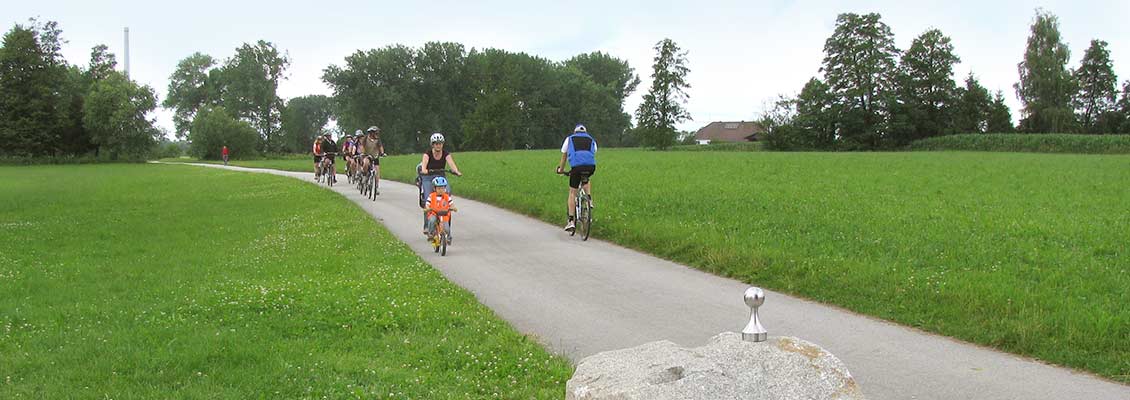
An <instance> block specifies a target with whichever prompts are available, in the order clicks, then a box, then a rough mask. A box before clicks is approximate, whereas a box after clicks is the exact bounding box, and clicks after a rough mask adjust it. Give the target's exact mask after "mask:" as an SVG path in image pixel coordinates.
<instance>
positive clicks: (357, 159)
mask: <svg viewBox="0 0 1130 400" xmlns="http://www.w3.org/2000/svg"><path fill="white" fill-rule="evenodd" d="M313 152H314V179H315V180H317V179H318V176H319V173H320V171H321V170H322V169H323V168H321V167H322V166H323V163H326V164H327V165H328V166H329V167H330V168H333V167H334V161H335V160H334V158H335V154H341V158H342V160H345V162H346V164H347V168H346V171H347V172H346V175H348V176H349V178H350V180H352V179H353V178H354V177H355V176H356V175H358V174H360V173H370V172H371V173H372V174H373V175H374V178H375V179H376V180H377V181H380V179H381V167H380V166H381V159H380V157H383V156H385V146H384V143H383V142H382V141H381V128H378V127H376V126H370V127H369V129H366V130H365V133H362V132H361V130H360V129H358V130H357V132H356V133H355V135H346V136H345V137H344V138H342V143H341V147H340V149H339V148H338V144H337V143H336V142H334V140H333V137H332V136H331V135H330V134H329V133H326V134H324V135H322V136H320V137H318V138H316V139H314V148H313ZM330 170H331V171H333V169H330ZM330 179H335V178H334V177H330Z"/></svg>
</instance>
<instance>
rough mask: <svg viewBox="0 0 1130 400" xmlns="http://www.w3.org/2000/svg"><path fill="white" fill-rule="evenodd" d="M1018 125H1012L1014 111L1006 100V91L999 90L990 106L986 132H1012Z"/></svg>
mask: <svg viewBox="0 0 1130 400" xmlns="http://www.w3.org/2000/svg"><path fill="white" fill-rule="evenodd" d="M1015 131H1016V127H1015V126H1013V125H1012V111H1011V110H1009V108H1008V104H1005V102H1004V92H1002V91H1000V90H998V91H997V95H996V97H994V98H993V104H992V105H991V106H990V107H989V116H988V119H987V120H986V121H985V132H988V133H1012V132H1015Z"/></svg>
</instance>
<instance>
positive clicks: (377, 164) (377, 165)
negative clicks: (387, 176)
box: [373, 158, 381, 194]
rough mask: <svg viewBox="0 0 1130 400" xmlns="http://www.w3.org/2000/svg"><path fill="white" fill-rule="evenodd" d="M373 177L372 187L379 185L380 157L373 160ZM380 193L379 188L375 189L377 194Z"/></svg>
mask: <svg viewBox="0 0 1130 400" xmlns="http://www.w3.org/2000/svg"><path fill="white" fill-rule="evenodd" d="M373 179H376V180H375V181H373V187H374V188H379V187H381V159H379V158H377V159H375V160H373ZM380 193H381V192H380V190H377V194H380Z"/></svg>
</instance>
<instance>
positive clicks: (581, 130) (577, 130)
mask: <svg viewBox="0 0 1130 400" xmlns="http://www.w3.org/2000/svg"><path fill="white" fill-rule="evenodd" d="M588 132H589V130H588V129H587V128H585V126H584V125H581V124H577V127H576V128H573V133H588Z"/></svg>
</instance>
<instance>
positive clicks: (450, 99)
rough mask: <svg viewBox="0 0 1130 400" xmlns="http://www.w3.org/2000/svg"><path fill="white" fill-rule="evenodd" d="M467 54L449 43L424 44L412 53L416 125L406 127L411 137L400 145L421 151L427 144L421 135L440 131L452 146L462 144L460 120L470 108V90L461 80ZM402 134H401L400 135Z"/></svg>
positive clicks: (465, 69)
mask: <svg viewBox="0 0 1130 400" xmlns="http://www.w3.org/2000/svg"><path fill="white" fill-rule="evenodd" d="M467 62H468V60H467V51H466V50H465V49H464V47H463V45H462V44H459V43H453V42H428V43H425V44H424V47H423V48H421V49H419V50H418V51H416V52H415V58H414V59H413V63H412V65H413V67H414V70H415V75H416V76H417V77H418V78H419V83H418V84H417V85H414V86H415V88H416V92H417V95H416V96H415V98H416V99H418V100H419V102H420V103H419V106H418V107H417V109H416V110H415V112H414V114H415V116H416V124H415V125H416V126H414V127H412V128H408V129H409V131H408V132H406V133H408V134H414V133H415V131H419V132H420V133H419V134H418V135H413V136H412V138H411V139H408V138H405V139H407V140H404V142H405V143H406V144H407V145H411V146H412V149H414V150H416V151H423V150H424V148H425V147H426V145H427V143H423V142H421V141H418V140H421V139H422V140H423V141H426V140H427V139H426V138H424V137H423V136H424V135H430V134H431V133H432V132H443V133H444V135H445V136H447V140H449V141H451V142H452V143H453V144H455V143H462V142H463V134H462V127H461V124H462V121H463V117H464V116H465V115H466V114H467V112H468V110H470V109H471V108H472V103H473V101H474V98H473V97H472V91H473V88H472V87H471V85H470V82H468V80H466V79H465V77H466V74H467ZM402 133H405V132H402Z"/></svg>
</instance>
